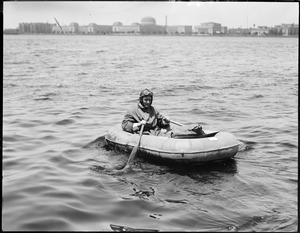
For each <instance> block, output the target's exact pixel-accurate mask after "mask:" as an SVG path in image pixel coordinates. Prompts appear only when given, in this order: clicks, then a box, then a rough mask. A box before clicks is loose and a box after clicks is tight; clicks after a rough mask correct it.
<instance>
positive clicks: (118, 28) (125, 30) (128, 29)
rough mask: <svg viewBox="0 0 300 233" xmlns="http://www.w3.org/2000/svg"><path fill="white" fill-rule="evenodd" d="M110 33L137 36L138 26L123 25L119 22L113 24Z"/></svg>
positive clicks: (134, 24) (135, 24)
mask: <svg viewBox="0 0 300 233" xmlns="http://www.w3.org/2000/svg"><path fill="white" fill-rule="evenodd" d="M112 32H113V33H115V34H138V33H139V32H140V25H139V24H137V23H133V24H131V25H123V24H122V23H121V22H115V23H114V24H113V26H112Z"/></svg>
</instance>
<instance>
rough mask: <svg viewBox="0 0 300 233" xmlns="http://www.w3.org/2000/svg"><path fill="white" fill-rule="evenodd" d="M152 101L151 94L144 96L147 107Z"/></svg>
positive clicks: (144, 103)
mask: <svg viewBox="0 0 300 233" xmlns="http://www.w3.org/2000/svg"><path fill="white" fill-rule="evenodd" d="M151 102H152V97H151V96H145V97H143V105H144V107H145V108H149V107H150V105H151Z"/></svg>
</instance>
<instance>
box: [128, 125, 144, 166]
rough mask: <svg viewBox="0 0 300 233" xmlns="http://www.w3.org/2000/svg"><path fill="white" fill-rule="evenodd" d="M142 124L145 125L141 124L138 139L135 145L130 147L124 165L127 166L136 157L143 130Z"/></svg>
mask: <svg viewBox="0 0 300 233" xmlns="http://www.w3.org/2000/svg"><path fill="white" fill-rule="evenodd" d="M144 126H145V125H142V127H141V130H140V136H139V141H138V143H137V144H136V146H135V147H134V148H133V149H132V151H131V153H130V156H129V159H128V162H127V165H126V167H127V166H129V165H130V164H131V163H132V162H133V160H134V159H135V157H136V154H137V151H138V149H139V146H140V143H141V139H142V135H143V131H144Z"/></svg>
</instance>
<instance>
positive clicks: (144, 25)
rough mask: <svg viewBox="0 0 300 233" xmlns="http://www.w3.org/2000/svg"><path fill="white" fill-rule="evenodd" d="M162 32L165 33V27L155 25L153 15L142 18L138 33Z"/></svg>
mask: <svg viewBox="0 0 300 233" xmlns="http://www.w3.org/2000/svg"><path fill="white" fill-rule="evenodd" d="M164 33H165V28H164V27H163V26H160V25H156V20H155V19H154V18H153V17H151V16H147V17H144V18H142V20H141V27H140V34H164Z"/></svg>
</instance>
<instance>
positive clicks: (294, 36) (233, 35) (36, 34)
mask: <svg viewBox="0 0 300 233" xmlns="http://www.w3.org/2000/svg"><path fill="white" fill-rule="evenodd" d="M3 35H15V36H21V35H35V36H39V35H40V36H45V35H49V36H161V37H166V36H168V37H259V38H264V37H276V38H299V35H288V36H283V35H263V36H257V35H239V34H226V35H225V34H222V35H161V34H159V35H155V34H149V35H146V34H143V35H139V34H49V33H22V34H19V33H3Z"/></svg>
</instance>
